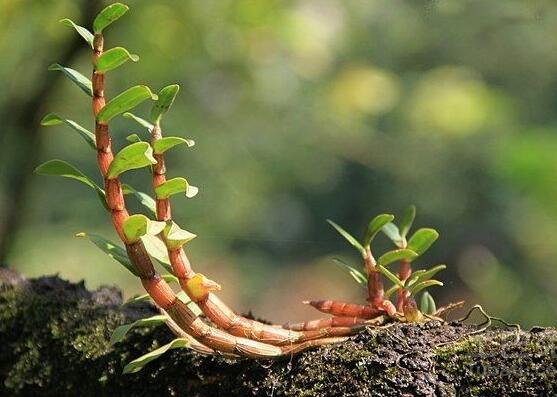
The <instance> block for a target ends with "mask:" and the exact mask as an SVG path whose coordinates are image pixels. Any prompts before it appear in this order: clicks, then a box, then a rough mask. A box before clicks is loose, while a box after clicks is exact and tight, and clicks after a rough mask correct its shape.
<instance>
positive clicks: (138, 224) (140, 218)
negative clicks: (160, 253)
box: [122, 214, 166, 244]
mask: <svg viewBox="0 0 557 397" xmlns="http://www.w3.org/2000/svg"><path fill="white" fill-rule="evenodd" d="M165 226H166V223H164V222H158V221H152V220H151V219H149V218H147V217H146V216H145V215H142V214H135V215H131V216H130V217H129V218H128V219H126V220H125V221H124V224H123V225H122V230H123V232H124V236H126V240H127V241H128V243H130V244H132V243H135V242H136V241H138V240H139V239H140V238H141V237H142V236H145V235H146V234H148V235H151V236H156V235H157V234H159V233H160V232H162V231H163V229H164V227H165Z"/></svg>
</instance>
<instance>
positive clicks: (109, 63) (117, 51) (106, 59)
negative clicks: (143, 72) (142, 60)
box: [95, 47, 139, 73]
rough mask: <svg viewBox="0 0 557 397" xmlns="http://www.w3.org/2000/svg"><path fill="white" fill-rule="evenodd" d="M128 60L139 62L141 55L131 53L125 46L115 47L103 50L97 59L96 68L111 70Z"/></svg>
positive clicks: (103, 71) (105, 70)
mask: <svg viewBox="0 0 557 397" xmlns="http://www.w3.org/2000/svg"><path fill="white" fill-rule="evenodd" d="M127 61H132V62H137V61H139V57H138V56H137V55H135V54H130V53H129V52H128V50H126V49H125V48H123V47H114V48H111V49H110V50H107V51H105V52H103V54H102V55H101V56H100V57H99V59H97V63H96V65H95V69H96V70H97V72H100V73H105V72H108V71H109V70H112V69H116V68H117V67H118V66H120V65H123V64H124V63H126V62H127Z"/></svg>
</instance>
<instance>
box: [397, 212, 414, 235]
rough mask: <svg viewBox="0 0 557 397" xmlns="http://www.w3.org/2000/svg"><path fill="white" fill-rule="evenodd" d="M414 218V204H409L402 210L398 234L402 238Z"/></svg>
mask: <svg viewBox="0 0 557 397" xmlns="http://www.w3.org/2000/svg"><path fill="white" fill-rule="evenodd" d="M414 218H416V206H415V205H411V206H409V207H408V208H406V209H405V210H404V213H403V214H402V218H401V221H400V226H399V229H400V235H401V236H402V237H403V238H404V237H406V235H407V234H408V232H409V231H410V228H411V227H412V224H413V223H414Z"/></svg>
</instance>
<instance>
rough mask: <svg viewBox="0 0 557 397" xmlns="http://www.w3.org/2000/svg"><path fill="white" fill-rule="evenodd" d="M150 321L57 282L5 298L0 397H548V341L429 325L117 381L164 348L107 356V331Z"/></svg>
mask: <svg viewBox="0 0 557 397" xmlns="http://www.w3.org/2000/svg"><path fill="white" fill-rule="evenodd" d="M151 313H153V309H152V308H150V307H149V306H146V305H136V306H133V307H131V308H125V309H123V308H122V306H121V301H120V298H119V294H118V293H117V292H116V291H114V290H109V289H104V290H102V291H99V292H96V293H89V292H88V291H86V290H85V289H84V288H83V286H82V285H80V284H77V285H76V284H70V283H66V282H64V281H62V280H59V279H57V278H44V279H40V280H34V281H31V282H30V283H29V284H28V285H27V287H22V286H20V287H18V288H15V289H14V288H9V287H3V288H2V289H1V290H0V337H1V340H2V342H3V343H1V344H0V353H1V354H0V369H1V371H0V373H1V376H2V385H3V386H1V387H0V394H1V395H12V396H29V395H41V396H66V395H79V396H80V397H87V396H95V397H99V396H112V395H123V394H124V393H125V395H127V396H153V395H157V396H175V395H188V396H220V395H224V396H269V395H273V396H305V397H314V396H402V395H416V396H420V395H423V396H427V395H440V396H451V395H455V394H458V395H466V396H468V395H474V396H493V395H517V396H518V395H520V396H541V395H553V394H555V392H556V390H555V387H556V386H555V385H556V384H557V376H556V372H557V370H556V368H555V360H556V355H555V352H556V351H557V344H556V343H557V333H556V332H555V331H554V330H544V331H540V332H536V333H523V334H521V338H520V340H519V341H518V343H517V342H516V341H515V340H514V334H513V333H512V332H509V331H501V330H499V331H489V332H487V333H485V334H482V335H478V336H473V337H468V336H466V335H467V333H469V332H470V331H472V329H471V328H469V327H464V326H449V325H442V324H439V323H435V322H431V323H427V324H420V325H397V326H394V327H391V328H388V329H385V330H380V331H376V332H371V331H369V332H363V333H361V334H360V335H357V336H356V337H354V338H352V339H351V340H350V341H348V342H346V343H343V344H342V345H337V346H328V347H324V348H321V349H316V350H312V351H309V352H306V353H303V354H300V355H298V356H296V357H293V358H287V359H285V360H283V361H280V362H261V361H256V360H246V359H238V360H232V359H224V358H221V357H203V356H200V355H197V354H195V353H192V352H191V351H189V350H174V351H170V352H169V353H167V354H165V355H164V356H163V357H162V358H161V359H159V360H157V361H155V362H153V363H151V364H149V365H148V366H147V367H146V368H144V369H143V370H142V371H141V372H139V373H137V374H132V375H122V374H121V370H122V368H123V366H124V365H125V364H126V363H127V362H129V361H130V360H132V359H133V358H135V357H137V356H139V355H141V354H143V353H145V352H146V351H148V350H151V349H153V348H156V347H158V346H161V345H163V344H165V343H167V342H168V341H170V340H171V338H172V336H171V334H170V332H169V331H168V330H167V329H166V328H165V327H164V326H161V327H156V328H151V329H146V328H141V329H134V330H132V331H131V332H130V334H129V335H128V336H127V337H126V340H125V341H124V342H123V343H120V344H117V345H116V346H114V347H111V346H109V343H108V341H109V338H110V334H111V332H112V330H113V329H114V328H116V327H117V326H118V325H121V324H123V323H126V322H129V321H132V320H134V319H137V318H139V317H142V316H146V315H149V314H151ZM449 342H450V343H449ZM509 369H512V370H509ZM480 370H482V371H483V372H482V371H480ZM489 371H492V372H489ZM503 371H507V372H508V373H503ZM501 379H504V381H502V380H501Z"/></svg>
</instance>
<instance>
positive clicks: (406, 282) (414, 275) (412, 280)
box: [404, 269, 425, 287]
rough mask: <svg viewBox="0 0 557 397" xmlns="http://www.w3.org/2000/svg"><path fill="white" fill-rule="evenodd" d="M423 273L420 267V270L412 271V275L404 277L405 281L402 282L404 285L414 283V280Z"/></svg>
mask: <svg viewBox="0 0 557 397" xmlns="http://www.w3.org/2000/svg"><path fill="white" fill-rule="evenodd" d="M424 273H425V270H423V269H420V270H416V271H415V272H413V273H412V275H411V276H410V278H408V279H406V281H405V282H404V285H405V286H406V287H408V286H410V285H412V284H414V283H415V282H416V280H417V279H418V278H419V277H420V276H421V275H422V274H424Z"/></svg>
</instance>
